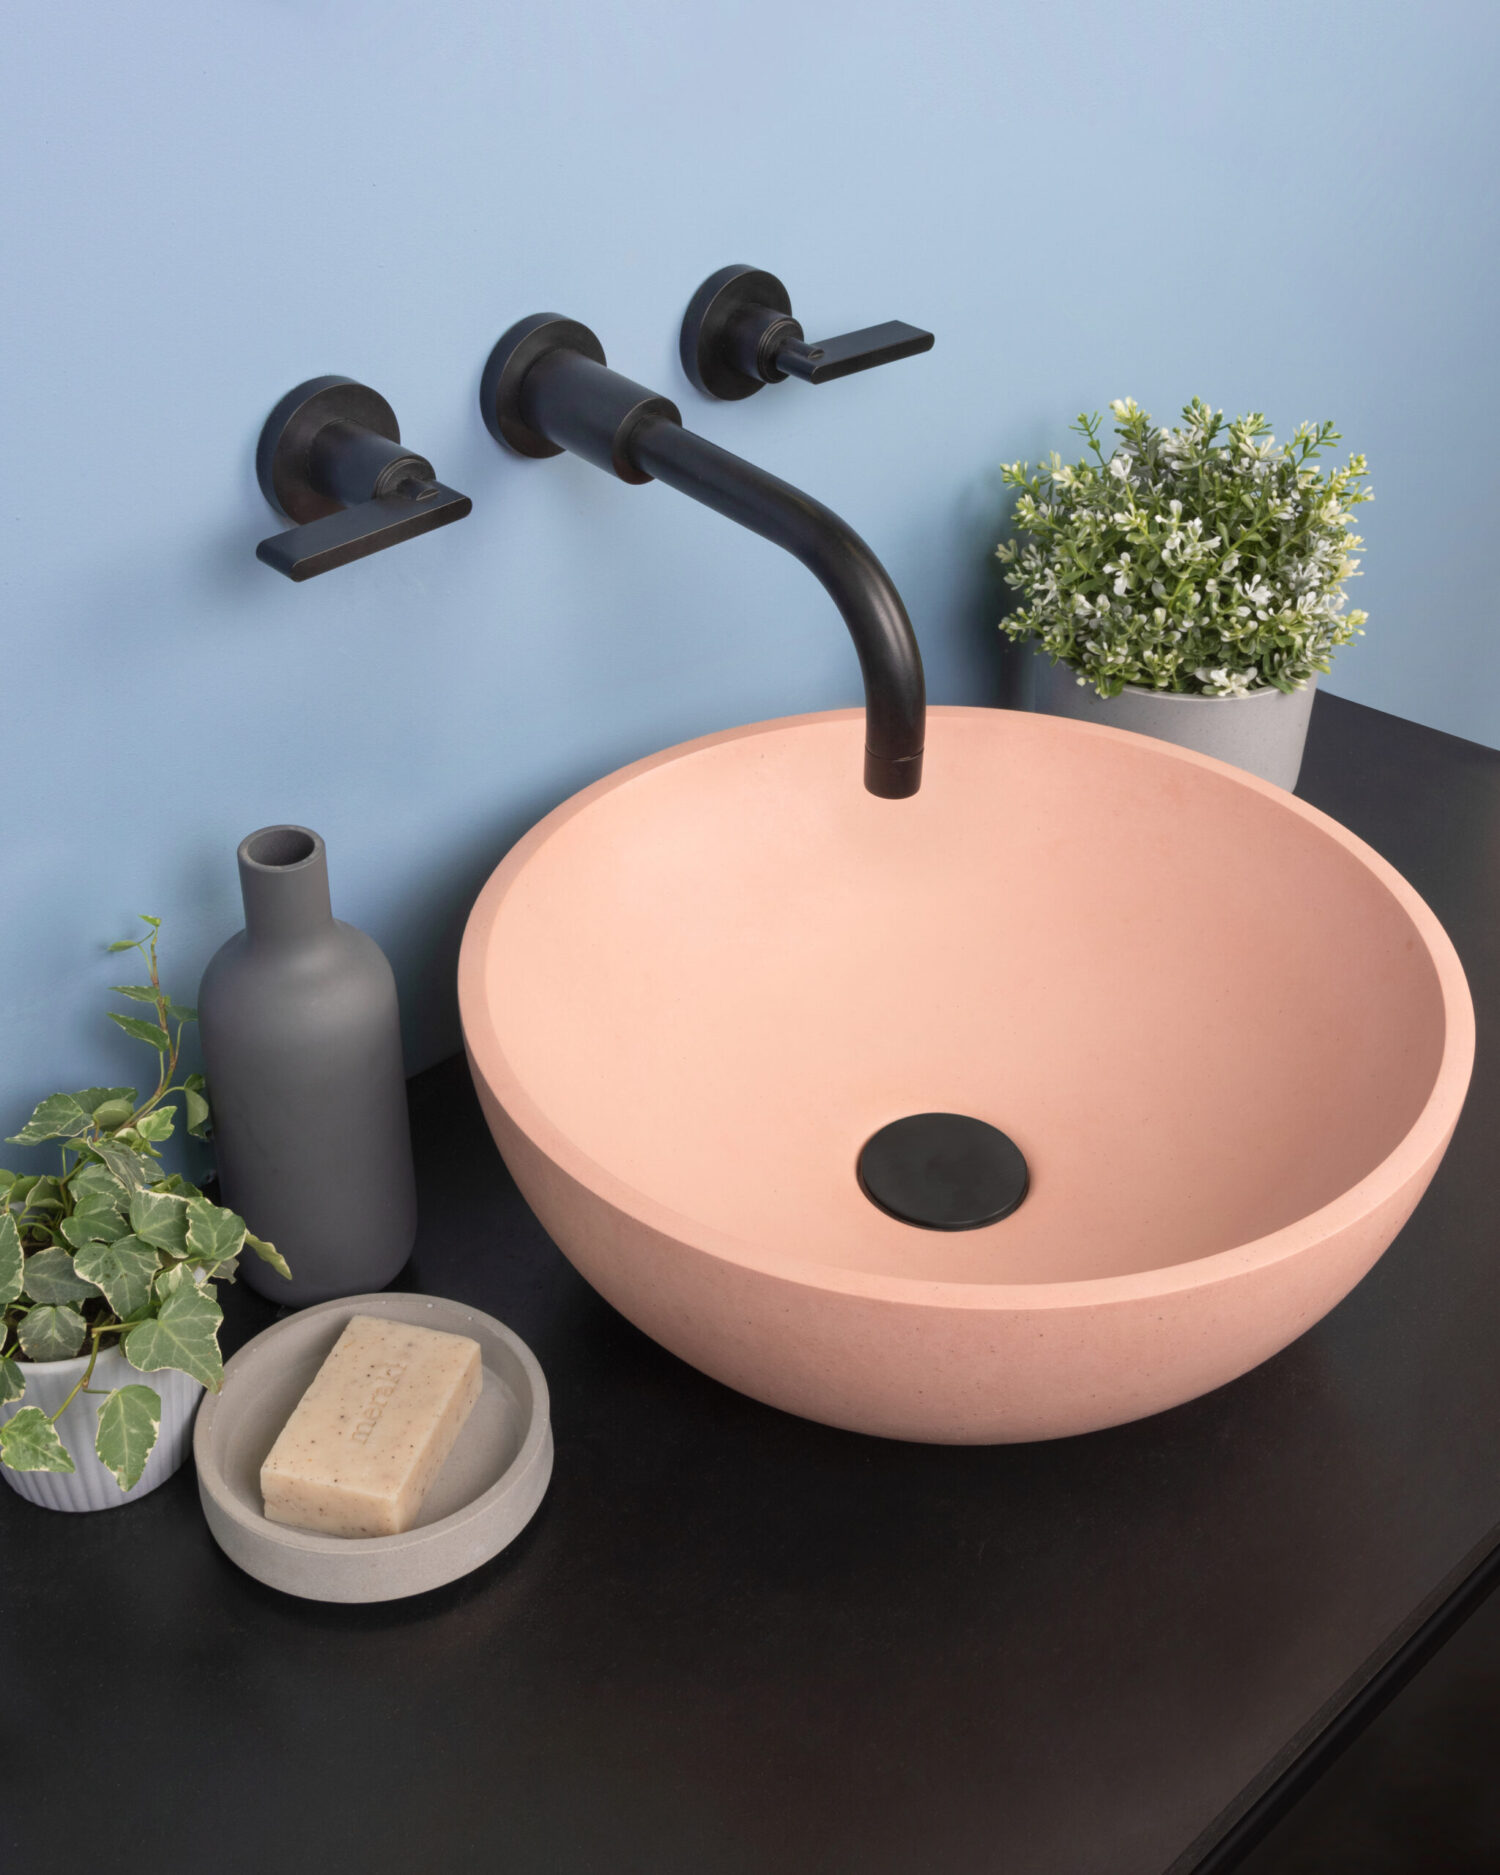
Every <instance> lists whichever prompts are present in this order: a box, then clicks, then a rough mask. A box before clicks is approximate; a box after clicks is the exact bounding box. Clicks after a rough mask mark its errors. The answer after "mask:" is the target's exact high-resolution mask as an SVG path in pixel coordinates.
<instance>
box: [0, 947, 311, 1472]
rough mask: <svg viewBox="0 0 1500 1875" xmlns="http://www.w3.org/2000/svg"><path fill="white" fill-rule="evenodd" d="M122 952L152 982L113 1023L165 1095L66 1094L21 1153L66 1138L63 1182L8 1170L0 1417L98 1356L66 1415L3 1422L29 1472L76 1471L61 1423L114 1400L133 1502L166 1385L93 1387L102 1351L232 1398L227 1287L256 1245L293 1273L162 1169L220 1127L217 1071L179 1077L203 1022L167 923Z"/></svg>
mask: <svg viewBox="0 0 1500 1875" xmlns="http://www.w3.org/2000/svg"><path fill="white" fill-rule="evenodd" d="M142 922H143V923H144V924H145V925H146V926H147V932H146V934H145V935H144V936H143V937H140V938H122V939H121V940H120V941H119V942H118V943H116V944H111V945H110V947H109V948H110V950H111V951H137V952H139V953H140V955H141V958H142V961H143V962H144V964H145V967H146V972H147V976H148V978H149V981H148V982H145V983H120V984H116V986H115V988H114V990H113V992H112V993H113V994H114V995H116V996H123V997H125V998H127V999H128V1000H129V1002H130V1003H131V1005H132V1008H133V1010H134V1011H135V1013H132V1014H128V1015H127V1014H123V1013H120V1012H118V1011H113V1010H112V1011H111V1012H110V1017H109V1019H110V1021H111V1022H113V1023H114V1024H115V1025H116V1027H117V1028H120V1029H123V1030H124V1031H125V1033H126V1034H127V1035H129V1036H132V1037H133V1038H134V1039H135V1040H137V1041H139V1042H142V1043H144V1044H145V1046H146V1047H148V1048H150V1049H151V1050H152V1051H153V1053H154V1054H155V1057H156V1070H157V1078H156V1086H155V1087H154V1088H153V1089H152V1090H151V1092H150V1093H149V1094H147V1095H146V1097H145V1098H144V1099H142V1098H141V1097H140V1095H139V1094H138V1093H137V1091H136V1090H135V1088H133V1087H85V1088H83V1089H82V1090H80V1091H79V1092H78V1093H75V1094H50V1095H48V1097H47V1098H46V1099H45V1100H43V1101H42V1102H41V1103H40V1104H39V1105H38V1106H37V1108H36V1110H35V1111H34V1112H33V1113H32V1116H31V1118H30V1119H29V1120H28V1121H27V1122H26V1124H25V1126H24V1127H22V1129H21V1131H20V1132H19V1133H14V1134H12V1135H11V1136H10V1138H11V1143H12V1144H13V1145H20V1146H35V1145H41V1144H45V1143H50V1142H57V1149H58V1155H59V1163H58V1169H57V1170H56V1171H55V1172H51V1173H40V1174H38V1173H16V1172H7V1171H0V1406H9V1405H11V1404H12V1403H13V1402H15V1401H17V1400H21V1399H23V1398H24V1397H25V1393H26V1378H27V1369H28V1367H29V1366H33V1365H35V1364H37V1363H40V1362H45V1361H64V1360H69V1359H71V1358H73V1357H74V1356H76V1355H80V1354H86V1355H87V1356H88V1361H87V1364H86V1366H85V1367H84V1370H83V1372H82V1374H81V1375H80V1376H79V1380H78V1384H77V1386H75V1387H74V1388H73V1389H72V1391H71V1392H70V1393H69V1394H68V1396H67V1398H66V1399H65V1400H64V1401H63V1403H62V1405H61V1406H59V1407H58V1408H57V1410H56V1411H55V1412H53V1413H46V1412H44V1411H43V1410H42V1408H41V1407H39V1406H30V1405H26V1406H21V1407H19V1408H17V1410H16V1411H14V1412H13V1413H12V1414H11V1415H10V1416H9V1417H8V1418H7V1419H6V1421H5V1423H4V1424H3V1425H0V1463H4V1464H6V1465H9V1466H10V1467H11V1469H12V1470H14V1471H72V1470H74V1464H73V1459H72V1455H71V1454H70V1453H69V1451H68V1449H67V1447H66V1446H65V1445H64V1444H63V1441H62V1438H61V1436H60V1435H59V1433H58V1430H57V1424H58V1421H59V1420H60V1419H61V1417H62V1415H63V1413H64V1412H66V1410H67V1408H68V1407H69V1406H70V1405H71V1404H72V1403H73V1401H74V1400H75V1399H76V1398H77V1397H78V1395H79V1394H81V1393H82V1394H91V1395H97V1396H98V1397H99V1398H100V1401H101V1403H100V1406H99V1411H98V1424H97V1432H96V1435H95V1450H96V1451H97V1453H98V1455H99V1458H100V1460H101V1461H102V1462H103V1463H104V1464H105V1465H107V1466H108V1468H109V1469H110V1471H112V1472H113V1473H114V1476H115V1479H116V1481H117V1482H118V1484H119V1486H120V1489H121V1490H122V1491H129V1490H130V1489H132V1487H133V1486H134V1485H135V1484H136V1483H137V1482H138V1481H139V1479H140V1476H141V1473H142V1471H143V1470H144V1469H145V1464H146V1460H147V1459H148V1458H149V1457H150V1455H151V1448H152V1447H153V1445H154V1444H155V1443H156V1435H157V1430H158V1427H159V1426H160V1424H161V1398H160V1395H159V1394H158V1393H157V1392H156V1390H155V1389H154V1388H153V1387H149V1386H145V1385H141V1384H131V1385H129V1386H123V1387H116V1388H114V1389H113V1390H110V1391H106V1390H104V1389H102V1388H96V1387H93V1386H91V1385H90V1384H89V1383H90V1382H91V1381H92V1379H93V1377H94V1368H95V1365H96V1363H97V1361H98V1358H99V1353H100V1350H101V1348H104V1347H110V1346H113V1347H117V1348H119V1350H120V1351H121V1353H123V1354H124V1356H125V1359H126V1360H127V1361H128V1362H129V1363H130V1365H131V1366H132V1367H134V1368H136V1369H137V1370H138V1371H139V1372H141V1373H143V1374H150V1373H155V1372H157V1371H159V1370H160V1369H163V1368H177V1369H178V1370H180V1371H181V1372H182V1373H185V1374H191V1375H192V1377H193V1378H194V1379H195V1380H198V1381H201V1382H202V1383H203V1385H204V1386H205V1387H208V1388H210V1389H211V1390H213V1391H217V1390H218V1387H219V1383H220V1381H221V1379H222V1377H223V1371H224V1367H223V1360H222V1357H221V1356H220V1353H219V1325H220V1323H221V1322H222V1320H223V1312H222V1310H221V1309H220V1307H219V1304H218V1300H217V1295H216V1291H215V1287H214V1285H215V1283H217V1282H222V1281H225V1280H230V1279H232V1278H233V1276H234V1273H235V1269H236V1267H237V1265H238V1262H239V1258H240V1256H241V1254H242V1252H243V1251H245V1250H246V1249H248V1250H251V1251H253V1252H254V1253H255V1255H257V1256H259V1257H261V1258H263V1259H264V1260H265V1261H266V1262H267V1263H269V1264H270V1265H271V1266H272V1267H273V1268H274V1269H276V1270H277V1271H279V1273H280V1274H281V1275H283V1276H290V1274H291V1272H290V1271H289V1270H288V1268H287V1266H286V1263H285V1261H284V1260H283V1259H282V1257H281V1256H280V1255H279V1254H278V1253H277V1251H276V1248H275V1246H274V1245H272V1244H269V1243H266V1242H264V1241H263V1240H262V1239H261V1238H259V1237H257V1236H256V1235H255V1234H254V1232H252V1231H249V1230H247V1229H246V1228H245V1220H244V1219H243V1218H241V1217H237V1216H236V1215H235V1214H234V1212H233V1211H228V1210H225V1209H224V1207H223V1206H222V1205H217V1204H213V1203H211V1202H210V1200H209V1199H207V1198H205V1197H204V1195H203V1193H202V1192H201V1191H200V1190H199V1189H198V1187H197V1186H196V1185H192V1184H190V1183H189V1182H188V1181H187V1180H186V1179H185V1178H183V1177H181V1176H180V1175H179V1174H178V1173H175V1172H173V1173H166V1172H164V1171H163V1169H162V1164H161V1154H160V1152H159V1150H158V1148H159V1147H160V1146H161V1144H162V1143H163V1142H164V1141H165V1140H167V1139H169V1138H170V1137H171V1136H172V1133H173V1130H174V1128H175V1126H176V1124H177V1121H178V1118H179V1103H180V1117H181V1118H182V1119H183V1120H184V1122H185V1124H186V1128H187V1131H188V1132H189V1133H190V1134H192V1135H193V1136H194V1137H195V1138H199V1139H205V1138H207V1137H208V1136H209V1133H210V1130H211V1119H212V1115H211V1111H210V1108H209V1102H208V1090H207V1088H206V1087H205V1086H204V1082H203V1076H202V1075H201V1074H187V1075H184V1076H183V1078H182V1079H181V1080H180V1081H179V1080H178V1079H177V1078H176V1077H177V1067H178V1062H179V1059H180V1057H181V1053H182V1038H183V1033H184V1030H185V1028H186V1025H187V1024H188V1023H190V1022H193V1021H195V1020H196V1011H194V1010H192V1009H187V1008H184V1007H183V1006H182V1005H181V1004H179V1003H175V1002H173V1001H172V999H171V997H170V996H168V995H167V993H166V991H165V990H164V989H163V988H162V984H161V976H160V973H159V971H158V967H157V956H156V948H157V935H158V931H159V929H160V925H161V920H160V919H159V918H151V917H147V916H145V914H142Z"/></svg>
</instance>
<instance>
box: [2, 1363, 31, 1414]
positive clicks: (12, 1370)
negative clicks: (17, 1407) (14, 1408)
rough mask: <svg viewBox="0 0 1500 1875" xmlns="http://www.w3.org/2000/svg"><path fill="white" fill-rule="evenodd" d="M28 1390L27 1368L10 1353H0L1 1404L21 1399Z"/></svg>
mask: <svg viewBox="0 0 1500 1875" xmlns="http://www.w3.org/2000/svg"><path fill="white" fill-rule="evenodd" d="M25 1391H26V1369H25V1368H24V1367H23V1366H22V1365H21V1363H20V1362H19V1361H13V1360H12V1359H11V1358H10V1356H9V1355H8V1354H6V1355H0V1406H8V1405H9V1404H10V1402H11V1401H12V1400H19V1399H20V1397H21V1395H22V1394H23V1393H24V1392H25Z"/></svg>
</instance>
